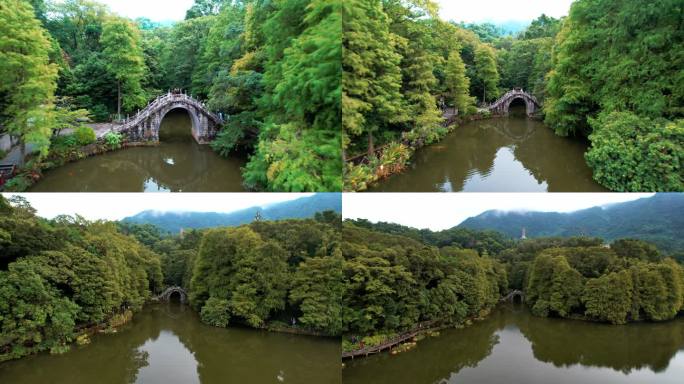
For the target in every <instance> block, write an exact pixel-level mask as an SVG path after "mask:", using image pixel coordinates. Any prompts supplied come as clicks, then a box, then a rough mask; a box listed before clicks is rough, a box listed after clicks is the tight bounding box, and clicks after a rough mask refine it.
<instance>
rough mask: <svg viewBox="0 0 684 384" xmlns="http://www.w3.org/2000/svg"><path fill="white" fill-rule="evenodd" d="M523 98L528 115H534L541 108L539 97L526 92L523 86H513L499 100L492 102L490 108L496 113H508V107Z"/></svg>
mask: <svg viewBox="0 0 684 384" xmlns="http://www.w3.org/2000/svg"><path fill="white" fill-rule="evenodd" d="M516 99H521V100H522V101H524V102H525V107H526V112H527V116H532V115H534V114H535V113H537V111H539V109H540V108H541V104H540V103H539V102H538V101H537V98H536V97H534V96H532V95H530V94H529V93H527V92H525V91H524V90H522V89H521V88H513V89H512V90H510V91H508V92H506V93H505V94H504V95H503V96H501V97H500V98H499V99H498V100H497V101H495V102H494V103H492V104H490V105H489V106H488V107H487V109H489V110H490V111H491V112H492V113H493V114H495V115H508V109H509V108H510V107H511V103H512V102H513V100H516Z"/></svg>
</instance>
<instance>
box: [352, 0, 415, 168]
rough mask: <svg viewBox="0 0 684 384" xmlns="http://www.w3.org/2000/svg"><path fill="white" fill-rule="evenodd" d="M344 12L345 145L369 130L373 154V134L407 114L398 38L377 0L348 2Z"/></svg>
mask: <svg viewBox="0 0 684 384" xmlns="http://www.w3.org/2000/svg"><path fill="white" fill-rule="evenodd" d="M343 13H344V34H343V35H342V46H343V55H342V68H343V72H342V82H343V90H342V92H343V94H342V116H343V118H342V125H343V129H344V144H343V147H345V148H346V147H347V146H348V145H349V143H350V142H351V141H352V139H353V138H355V137H358V136H361V135H363V134H365V135H367V136H368V153H369V154H370V153H372V151H373V134H374V133H375V132H377V131H378V130H380V129H382V128H384V127H386V126H387V125H388V124H391V123H395V122H399V121H402V120H405V119H406V118H407V117H408V116H407V115H406V112H405V110H404V108H403V106H404V105H403V103H402V96H401V93H400V90H401V71H400V69H399V64H400V62H401V56H400V55H399V54H398V53H397V52H396V48H395V47H396V44H397V39H398V37H397V36H396V35H394V34H392V33H391V32H390V31H389V28H388V22H389V20H388V17H387V15H386V14H385V13H384V12H383V9H382V2H381V1H379V0H350V1H345V2H344V6H343Z"/></svg>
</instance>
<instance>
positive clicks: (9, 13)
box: [0, 0, 57, 155]
mask: <svg viewBox="0 0 684 384" xmlns="http://www.w3.org/2000/svg"><path fill="white" fill-rule="evenodd" d="M0 20H2V22H0V78H2V81H1V82H0V103H2V100H6V102H5V103H4V105H3V104H0V108H2V112H1V115H2V118H3V119H4V121H0V124H3V125H6V127H7V129H8V130H9V132H11V133H13V134H14V135H17V136H21V138H22V143H32V144H35V145H36V146H37V148H38V150H39V151H40V152H41V154H42V155H46V154H47V151H48V148H49V146H50V137H51V136H52V122H53V111H54V104H53V103H54V93H55V89H56V79H57V66H56V65H53V64H50V63H49V52H50V50H51V43H50V40H49V38H48V35H47V33H46V32H45V30H44V29H43V28H42V27H41V24H40V21H38V19H36V17H35V14H34V11H33V8H32V7H31V5H30V4H28V3H27V2H26V1H22V0H8V1H3V3H2V4H0Z"/></svg>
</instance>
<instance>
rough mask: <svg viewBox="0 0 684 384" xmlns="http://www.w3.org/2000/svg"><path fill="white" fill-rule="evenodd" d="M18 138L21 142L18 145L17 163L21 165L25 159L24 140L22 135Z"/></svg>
mask: <svg viewBox="0 0 684 384" xmlns="http://www.w3.org/2000/svg"><path fill="white" fill-rule="evenodd" d="M20 140H21V144H20V145H19V161H18V163H17V165H18V166H23V165H24V159H26V142H25V141H24V138H23V137H22V138H21V139H20Z"/></svg>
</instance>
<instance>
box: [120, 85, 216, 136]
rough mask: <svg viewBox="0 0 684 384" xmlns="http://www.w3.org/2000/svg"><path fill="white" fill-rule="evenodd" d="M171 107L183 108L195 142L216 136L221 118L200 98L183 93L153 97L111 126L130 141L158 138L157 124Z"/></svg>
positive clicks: (158, 124)
mask: <svg viewBox="0 0 684 384" xmlns="http://www.w3.org/2000/svg"><path fill="white" fill-rule="evenodd" d="M173 109H183V110H185V111H187V112H188V115H190V121H191V122H192V136H193V137H194V138H195V140H196V141H197V142H198V143H199V144H208V143H209V142H210V141H211V140H213V139H214V137H216V133H217V132H218V130H219V127H220V125H221V124H223V119H222V117H221V116H219V115H217V114H215V113H212V112H210V111H209V110H208V109H207V107H206V106H205V105H204V103H202V102H201V101H198V100H196V99H193V98H192V97H191V96H188V95H186V94H184V93H171V92H169V93H167V94H165V95H161V96H159V97H157V98H156V99H154V100H153V101H152V102H151V103H149V104H148V105H147V107H145V108H144V109H142V110H141V111H139V112H138V113H137V114H136V115H135V116H132V117H130V118H126V120H124V122H123V124H122V125H120V126H118V127H115V128H114V130H115V131H117V132H119V133H121V134H123V135H125V136H126V137H128V139H129V140H130V141H159V126H160V125H161V122H162V120H164V116H166V114H167V113H169V112H170V111H171V110H173Z"/></svg>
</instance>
